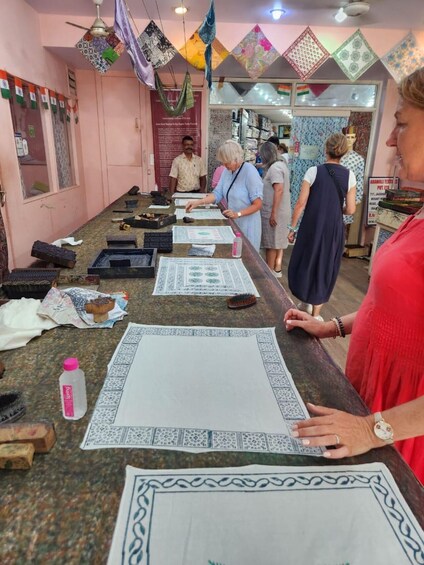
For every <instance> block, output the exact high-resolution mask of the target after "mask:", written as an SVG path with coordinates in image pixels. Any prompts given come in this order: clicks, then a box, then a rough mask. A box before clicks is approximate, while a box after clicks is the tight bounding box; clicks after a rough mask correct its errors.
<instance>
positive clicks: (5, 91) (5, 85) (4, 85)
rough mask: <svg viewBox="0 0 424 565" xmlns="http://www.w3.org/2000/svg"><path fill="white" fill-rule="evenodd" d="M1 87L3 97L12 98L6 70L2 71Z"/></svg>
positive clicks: (0, 74)
mask: <svg viewBox="0 0 424 565" xmlns="http://www.w3.org/2000/svg"><path fill="white" fill-rule="evenodd" d="M0 88H1V95H2V97H3V98H6V99H7V100H8V99H9V98H10V86H9V81H8V80H7V73H6V71H0Z"/></svg>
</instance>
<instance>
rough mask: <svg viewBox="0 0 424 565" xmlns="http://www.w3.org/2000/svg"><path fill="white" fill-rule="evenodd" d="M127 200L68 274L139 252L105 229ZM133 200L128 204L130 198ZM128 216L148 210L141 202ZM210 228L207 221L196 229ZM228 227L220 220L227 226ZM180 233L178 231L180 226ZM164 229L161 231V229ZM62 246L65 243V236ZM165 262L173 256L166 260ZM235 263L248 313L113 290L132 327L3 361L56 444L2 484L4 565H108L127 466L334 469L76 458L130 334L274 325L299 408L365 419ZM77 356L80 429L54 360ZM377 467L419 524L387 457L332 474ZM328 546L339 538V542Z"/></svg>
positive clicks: (399, 470)
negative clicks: (119, 252) (113, 251)
mask: <svg viewBox="0 0 424 565" xmlns="http://www.w3.org/2000/svg"><path fill="white" fill-rule="evenodd" d="M128 198H129V197H128V196H127V195H125V197H122V198H121V199H120V200H118V201H117V202H115V203H114V204H113V205H111V206H109V207H108V208H107V209H106V210H104V211H103V212H102V213H101V214H99V215H98V216H97V217H96V218H94V219H93V220H91V221H90V222H88V223H87V224H86V225H85V226H83V227H82V228H80V229H79V230H78V231H77V232H76V233H75V234H72V235H75V236H76V237H77V238H78V239H83V240H84V242H83V244H82V245H81V246H78V247H74V248H72V249H73V250H75V251H76V253H77V263H76V266H75V268H74V269H73V272H75V273H85V272H86V268H87V266H88V265H89V264H90V263H91V262H92V260H93V258H94V257H95V256H96V255H97V253H98V252H99V251H100V250H101V249H103V248H105V247H106V236H107V235H122V234H123V233H126V234H128V233H130V234H135V235H137V238H138V245H139V246H142V244H143V236H142V234H143V232H144V230H142V229H137V228H132V229H131V231H130V232H120V231H119V227H118V224H116V223H112V222H111V219H112V218H114V217H116V216H119V214H116V213H114V212H113V211H112V210H114V209H122V208H123V207H124V205H123V203H124V200H125V199H128ZM132 198H134V197H132ZM138 199H139V200H140V206H139V207H138V208H137V210H136V212H140V211H141V210H142V209H143V207H147V206H148V205H149V203H150V199H149V198H146V197H141V196H139V197H138ZM198 223H200V224H204V225H206V224H208V222H206V221H204V222H198ZM223 223H224V221H223ZM179 224H181V222H179ZM168 229H171V227H166V228H164V230H168ZM64 235H65V234H64ZM188 248H189V245H174V252H173V254H172V256H176V255H180V256H185V255H186V254H187V250H188ZM167 256H169V255H167ZM214 256H215V257H230V256H231V246H230V245H222V246H219V245H217V248H216V253H215V255H214ZM242 258H243V262H244V264H245V265H246V267H247V268H248V270H249V271H250V274H251V276H252V278H253V280H254V282H255V284H256V287H257V289H258V291H259V293H260V295H261V298H259V299H258V303H257V304H256V305H255V306H254V307H252V308H247V309H245V310H240V311H233V310H229V309H228V308H227V305H226V298H225V297H200V296H199V297H195V296H190V297H185V296H152V291H153V287H154V282H155V279H109V280H103V281H102V282H101V285H100V288H99V290H101V291H104V292H108V291H116V290H126V291H128V293H129V297H130V298H129V303H128V309H127V310H128V316H126V317H125V318H124V320H123V321H121V322H118V323H116V324H115V326H114V328H113V329H103V330H94V329H93V330H88V329H87V330H79V329H76V328H71V327H58V328H56V329H53V330H51V331H49V332H47V333H45V334H44V335H43V336H41V337H40V338H36V339H34V340H32V341H31V342H30V343H29V344H28V345H27V346H26V347H24V348H21V349H18V350H13V351H7V352H3V353H2V354H1V359H2V361H3V362H4V363H5V365H6V373H5V375H4V378H3V380H1V381H0V391H1V392H4V391H7V390H13V389H16V390H21V391H23V393H24V397H25V401H26V404H27V414H26V415H25V417H24V420H27V421H31V420H38V419H41V418H45V419H48V420H51V421H53V422H54V424H55V428H56V432H57V444H56V445H55V447H54V448H53V450H52V451H51V452H50V453H49V454H46V455H36V456H35V458H34V463H33V466H32V468H31V469H30V470H29V471H3V472H1V473H0V505H1V506H0V524H1V526H0V529H1V543H0V563H1V564H2V565H6V564H12V563H13V564H15V563H20V564H21V563H22V564H26V563H40V564H41V563H43V564H49V565H50V564H53V563H61V564H66V565H71V564H79V563H105V562H106V560H107V555H108V551H109V547H110V543H111V539H112V534H113V530H114V525H115V521H116V518H117V513H118V506H119V501H120V498H121V493H122V489H123V486H124V482H125V466H126V465H133V466H135V467H143V468H146V469H165V468H190V467H191V468H194V467H224V466H225V467H230V466H239V465H248V464H267V465H330V464H333V465H336V464H337V463H336V462H329V461H328V460H325V459H323V458H313V457H306V456H305V457H303V456H292V455H279V454H259V453H235V452H214V453H205V454H190V453H184V452H178V451H168V450H150V449H105V450H95V451H82V450H81V449H80V448H79V445H80V443H81V441H82V439H83V436H84V432H85V430H86V428H87V425H88V422H89V420H90V417H91V414H92V412H93V409H94V405H95V402H96V400H97V397H98V395H99V392H100V390H101V387H102V384H103V381H104V378H105V375H106V369H107V364H108V362H109V360H110V358H111V356H112V353H113V352H114V350H115V348H116V346H117V344H118V342H119V340H120V339H121V337H122V335H123V333H124V331H125V329H126V327H127V324H128V323H129V322H136V323H142V324H162V325H188V326H191V325H197V326H202V325H207V326H221V327H269V326H276V336H277V340H278V343H279V345H280V348H281V351H282V353H283V355H284V359H285V361H286V363H287V366H288V368H289V370H290V372H291V373H292V375H293V379H294V381H295V383H296V386H297V388H298V390H299V392H300V394H301V396H302V398H303V399H304V400H305V401H311V402H314V403H318V404H324V405H327V406H333V407H336V408H341V409H345V410H349V411H352V412H355V413H357V414H365V413H367V410H366V408H365V406H364V405H363V403H362V401H361V399H360V398H359V397H358V395H357V394H356V392H355V391H354V390H353V388H352V387H351V385H350V383H349V382H348V381H347V379H346V378H345V377H344V376H343V374H342V373H341V372H340V371H339V369H338V368H337V367H336V366H335V365H334V364H333V363H332V361H331V359H330V358H329V357H328V355H327V354H326V352H325V351H324V349H323V348H322V346H321V344H320V343H319V342H318V341H317V340H315V339H312V338H310V337H308V336H307V335H306V334H304V333H303V332H302V331H300V330H295V331H293V332H291V333H290V334H288V333H287V332H286V331H285V329H284V327H283V326H282V323H281V322H282V317H283V315H284V312H285V311H286V310H287V308H288V307H290V305H291V303H290V301H289V299H288V297H287V296H286V294H285V292H284V290H283V289H282V287H281V285H280V283H279V282H278V281H277V280H276V279H275V278H274V277H273V275H272V273H271V272H270V271H269V270H268V268H267V267H266V265H265V263H264V262H263V261H262V259H261V258H260V257H259V256H258V255H257V254H256V253H255V252H254V251H253V250H252V249H251V248H250V246H249V245H248V243H247V242H244V245H243V254H242ZM66 357H78V359H79V361H80V366H81V368H82V369H83V370H84V372H85V375H86V381H87V398H88V411H87V414H86V416H85V417H84V418H83V419H82V420H79V421H77V422H69V421H66V420H64V419H63V417H62V413H61V406H60V398H59V388H58V380H59V376H60V373H61V372H62V361H63V359H64V358H66ZM372 461H382V462H384V463H385V464H386V465H387V466H388V468H389V469H390V471H391V473H392V474H393V476H394V478H395V480H396V481H397V483H398V485H399V487H400V489H401V491H402V493H403V495H404V496H405V498H406V500H407V502H408V503H409V505H410V506H411V508H412V510H413V512H414V513H415V515H416V517H417V518H418V520H419V522H420V523H421V525H424V494H423V490H422V487H421V486H420V485H419V483H418V482H417V481H416V479H415V477H414V476H413V474H412V472H411V471H410V470H409V468H408V467H407V465H406V464H405V463H404V462H403V460H402V459H401V458H400V456H399V455H398V454H397V452H396V451H395V449H394V448H391V447H386V448H383V449H379V450H375V451H373V452H370V453H368V454H365V455H363V456H360V457H355V458H353V459H350V460H349V459H345V460H342V461H340V463H339V464H346V463H366V462H372ZM334 535H337V533H336V532H335V533H334Z"/></svg>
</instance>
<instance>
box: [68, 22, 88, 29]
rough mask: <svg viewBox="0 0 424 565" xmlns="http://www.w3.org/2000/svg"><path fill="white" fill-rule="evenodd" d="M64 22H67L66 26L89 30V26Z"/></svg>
mask: <svg viewBox="0 0 424 565" xmlns="http://www.w3.org/2000/svg"><path fill="white" fill-rule="evenodd" d="M65 24H68V26H74V27H79V28H80V29H85V30H86V31H90V28H89V27H84V26H80V25H78V24H73V23H72V22H65Z"/></svg>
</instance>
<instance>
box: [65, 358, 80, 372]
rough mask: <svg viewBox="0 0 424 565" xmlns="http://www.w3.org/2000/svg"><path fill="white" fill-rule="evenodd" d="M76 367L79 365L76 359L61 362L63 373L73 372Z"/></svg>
mask: <svg viewBox="0 0 424 565" xmlns="http://www.w3.org/2000/svg"><path fill="white" fill-rule="evenodd" d="M78 367H79V363H78V359H77V358H76V357H68V359H65V361H64V362H63V368H64V369H65V371H75V369H78Z"/></svg>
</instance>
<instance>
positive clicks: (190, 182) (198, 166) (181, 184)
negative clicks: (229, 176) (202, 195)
mask: <svg viewBox="0 0 424 565" xmlns="http://www.w3.org/2000/svg"><path fill="white" fill-rule="evenodd" d="M181 142H182V146H183V152H182V153H181V155H178V157H175V159H174V160H173V161H172V166H171V172H170V173H169V179H170V183H169V189H170V191H171V194H173V193H174V192H206V166H205V164H204V162H203V160H202V159H201V157H199V156H198V155H195V154H194V153H193V148H194V140H193V138H192V137H191V136H190V135H185V136H184V137H183V139H182V140H181Z"/></svg>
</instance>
